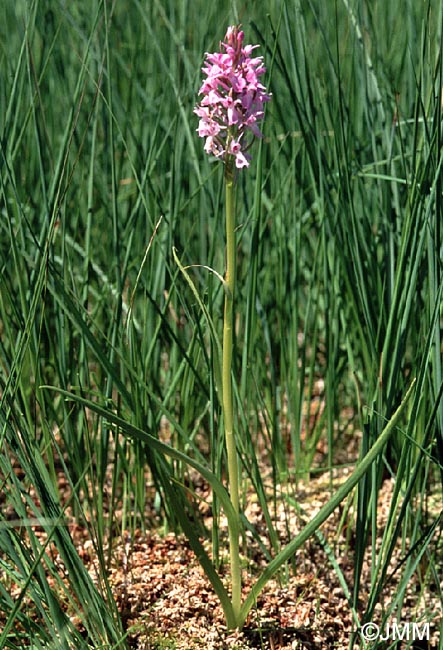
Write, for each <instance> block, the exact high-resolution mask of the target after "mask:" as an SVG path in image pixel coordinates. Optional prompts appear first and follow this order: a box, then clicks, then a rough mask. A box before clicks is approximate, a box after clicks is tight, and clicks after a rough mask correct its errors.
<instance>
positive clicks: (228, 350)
mask: <svg viewBox="0 0 443 650" xmlns="http://www.w3.org/2000/svg"><path fill="white" fill-rule="evenodd" d="M225 187H226V273H225V307H224V319H223V369H222V385H223V421H224V427H225V439H226V452H227V456H228V480H229V492H230V495H231V501H232V505H233V508H234V510H235V513H236V519H235V521H233V522H230V524H229V554H230V562H231V583H232V609H233V611H234V616H235V618H236V619H237V616H238V615H239V613H240V607H241V570H240V553H239V496H238V495H239V471H238V457H237V449H236V444H235V434H234V406H233V400H232V372H231V370H232V347H233V345H232V340H233V327H234V313H233V305H234V292H235V248H236V246H235V210H234V199H235V192H234V189H235V188H234V174H233V169H232V164H230V163H229V162H226V167H225Z"/></svg>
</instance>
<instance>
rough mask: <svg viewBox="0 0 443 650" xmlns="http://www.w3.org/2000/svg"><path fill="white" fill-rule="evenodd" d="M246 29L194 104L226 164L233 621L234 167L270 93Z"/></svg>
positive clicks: (231, 35)
mask: <svg viewBox="0 0 443 650" xmlns="http://www.w3.org/2000/svg"><path fill="white" fill-rule="evenodd" d="M243 41H244V32H243V31H241V29H240V27H237V26H232V27H229V28H228V30H227V32H226V36H225V40H224V41H223V42H222V43H220V52H217V53H215V54H209V53H207V54H206V65H205V66H204V67H203V68H202V70H203V72H204V74H205V78H204V80H203V84H202V86H201V88H200V93H199V94H200V95H202V99H201V101H200V103H199V104H197V106H196V107H195V109H194V112H195V113H196V114H197V115H198V117H199V118H200V121H199V125H198V129H197V132H198V134H199V136H200V137H202V138H205V146H204V148H205V151H206V153H208V154H210V155H213V156H215V157H216V158H218V159H219V160H221V161H223V163H224V178H225V188H226V269H225V277H224V281H223V283H224V289H225V301H224V302H225V304H224V316H223V346H222V360H221V366H222V378H221V393H222V412H223V426H224V436H225V442H226V455H227V461H228V480H229V493H230V499H231V502H232V506H233V511H234V514H235V517H231V518H228V527H229V554H230V564H231V587H232V600H231V603H232V611H233V620H234V621H238V620H239V616H240V611H241V568H240V553H239V534H240V513H239V462H238V455H237V446H236V438H235V423H234V404H233V391H232V376H231V368H232V354H233V327H234V319H233V313H234V311H233V305H234V295H235V249H236V243H235V214H234V213H235V210H234V205H235V201H234V186H235V169H237V170H238V169H242V168H243V167H249V163H250V161H251V156H250V154H249V149H250V147H251V145H252V143H253V141H254V139H255V138H261V137H262V133H261V131H260V129H259V127H258V122H259V121H260V120H261V119H262V118H263V115H264V104H265V102H268V101H269V100H270V98H271V96H270V95H269V94H268V93H267V92H266V88H265V87H264V86H263V84H262V83H260V77H261V76H262V75H263V74H264V73H265V71H266V69H265V67H264V65H263V58H262V57H261V56H258V57H253V56H252V52H253V50H255V48H257V47H258V45H243Z"/></svg>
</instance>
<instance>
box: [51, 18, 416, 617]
mask: <svg viewBox="0 0 443 650" xmlns="http://www.w3.org/2000/svg"><path fill="white" fill-rule="evenodd" d="M256 47H258V46H257V45H244V32H243V31H242V30H241V29H240V27H237V26H232V27H229V28H228V30H227V32H226V36H225V40H224V41H223V42H222V43H221V47H220V52H218V53H215V54H209V53H208V54H207V55H206V64H205V66H204V67H203V68H202V70H203V72H204V75H205V78H204V80H203V84H202V86H201V88H200V95H201V96H202V99H201V101H200V103H199V104H197V106H196V107H195V109H194V112H195V113H196V115H197V116H198V117H199V125H198V129H197V132H198V134H199V136H201V137H202V138H205V145H204V149H205V151H206V153H208V154H209V155H212V156H213V157H215V159H218V160H220V161H221V162H222V163H223V164H224V179H225V187H226V268H225V274H224V277H222V276H221V275H220V274H218V273H216V272H215V274H216V276H217V277H219V278H220V280H221V281H222V283H223V287H224V322H223V341H222V344H220V341H219V338H218V335H217V332H216V329H215V327H214V324H213V322H212V320H211V318H210V315H209V313H208V311H207V309H206V307H205V305H204V304H203V302H202V300H201V298H200V296H199V294H198V292H197V289H196V287H195V285H194V283H193V282H192V279H191V278H190V276H189V274H188V273H187V270H186V268H184V267H183V265H182V264H181V262H180V260H179V259H178V257H177V254H176V251H175V249H174V251H173V253H174V258H175V260H176V262H177V264H178V266H179V268H180V270H181V272H182V273H183V275H184V276H185V278H186V280H187V282H188V283H189V285H190V287H191V289H192V291H193V293H194V296H195V297H196V299H197V302H198V304H199V305H200V307H201V309H202V311H203V312H204V314H205V317H206V319H207V321H208V324H209V329H210V332H211V336H212V337H213V340H214V343H215V346H214V347H215V350H216V357H217V358H216V359H215V360H214V366H215V375H216V377H217V384H218V390H219V393H220V394H221V397H222V412H223V423H224V434H225V443H226V454H227V460H228V482H229V485H228V490H227V489H226V487H225V486H224V485H223V484H222V483H221V481H220V480H219V479H218V477H217V476H216V475H215V474H214V472H212V471H211V470H210V469H209V468H208V467H207V466H205V465H204V464H202V463H200V462H198V461H196V460H195V459H194V458H192V457H191V456H188V455H187V454H185V453H183V452H182V451H180V450H178V449H175V448H174V447H172V446H170V445H167V444H165V443H164V442H162V441H161V440H159V439H158V438H157V437H156V436H155V435H152V434H150V433H148V432H147V431H144V430H142V429H139V428H137V427H136V426H134V425H132V424H130V423H129V422H128V421H126V420H125V419H123V418H121V417H119V416H118V415H117V414H115V413H114V412H113V411H112V410H110V409H109V408H104V407H102V406H100V405H99V404H97V403H96V402H95V401H92V400H88V399H86V398H84V397H83V396H81V395H78V394H74V393H71V392H68V391H64V390H61V389H56V390H57V391H58V392H59V393H60V394H62V395H63V396H64V397H65V398H67V399H72V400H75V401H76V402H77V403H79V404H81V405H83V406H84V407H86V408H88V409H90V410H91V411H93V412H95V413H97V414H98V415H99V416H101V417H102V418H104V419H105V420H106V421H107V422H108V423H112V424H113V425H114V426H115V427H116V428H117V430H119V431H122V432H123V433H125V434H126V435H127V436H130V437H131V438H133V439H137V440H140V441H142V442H144V443H146V444H149V446H150V448H151V449H153V450H155V451H156V452H159V453H160V454H164V455H165V456H168V457H169V458H172V459H174V460H177V461H179V462H182V463H186V464H187V465H188V466H190V467H192V468H194V469H195V470H197V471H198V472H199V473H200V474H201V475H202V477H203V478H204V479H206V480H207V481H208V483H209V484H210V486H211V488H212V490H213V491H214V493H215V494H216V495H217V497H218V499H219V502H220V503H221V506H222V508H223V510H224V512H225V515H226V518H227V521H228V528H229V546H230V549H229V550H230V553H229V555H230V573H231V594H229V589H227V588H226V586H225V585H224V584H223V582H222V581H221V579H220V577H219V575H218V573H217V571H216V569H215V566H214V563H213V562H212V561H211V559H210V557H209V555H208V553H207V551H206V549H205V548H204V546H203V544H202V543H201V541H200V539H199V537H198V534H197V532H196V530H195V528H194V526H193V525H192V523H191V522H190V521H189V520H188V518H187V516H186V513H185V512H183V511H182V510H181V509H180V508H179V507H178V511H177V518H178V520H179V521H180V524H181V526H182V529H183V531H184V533H185V535H186V536H187V538H188V540H189V543H190V545H191V547H192V549H193V550H194V552H195V554H196V556H197V558H198V560H199V562H200V563H201V565H202V567H203V569H204V571H205V573H206V576H207V577H208V580H209V581H210V582H211V584H212V586H213V588H214V591H215V592H216V594H217V596H218V598H219V600H220V603H221V605H222V608H223V611H224V614H225V619H226V624H227V627H228V628H241V627H243V625H244V623H245V621H246V619H247V617H248V614H249V612H250V610H251V608H252V607H253V606H254V605H255V604H256V602H257V598H258V596H259V594H260V593H261V591H262V590H263V588H264V587H265V586H266V584H267V582H268V581H269V580H270V579H272V578H273V576H275V574H276V573H277V572H278V571H279V570H280V568H281V567H282V566H283V565H284V564H285V563H286V562H287V561H288V560H289V559H290V558H291V557H292V556H293V555H294V553H295V552H296V551H297V549H299V548H300V547H301V546H302V545H303V544H304V543H305V542H306V541H307V540H308V539H309V538H310V537H311V536H312V535H313V534H315V533H316V531H317V530H318V529H319V527H320V526H321V525H322V523H323V522H324V521H325V520H326V519H327V518H328V517H329V516H330V514H331V513H332V512H333V511H334V509H335V508H337V507H338V505H339V504H340V503H341V502H342V501H343V500H344V499H345V498H346V496H347V495H348V494H349V493H350V492H351V490H352V489H353V488H354V487H355V486H356V485H357V483H358V482H359V481H360V479H361V478H362V477H363V476H364V474H365V473H366V472H367V471H368V469H369V468H370V467H371V464H372V463H373V462H374V460H375V459H376V458H377V456H378V455H379V454H381V453H382V451H383V449H384V447H385V445H386V442H387V441H388V439H389V438H390V436H391V434H392V433H393V431H394V430H395V426H396V424H397V422H398V420H399V418H400V416H401V414H402V413H403V412H404V409H405V405H406V404H407V402H408V401H409V399H410V397H411V395H412V394H413V387H414V383H412V385H411V386H410V388H409V390H408V392H407V394H406V396H405V397H404V399H403V402H402V403H401V404H400V406H399V408H398V409H397V411H396V412H395V413H394V415H393V416H392V418H391V420H390V421H389V422H388V423H387V424H386V426H385V428H384V430H383V431H382V433H381V434H380V435H379V436H378V438H377V440H376V442H375V443H374V445H373V446H372V448H371V449H370V450H369V451H368V453H367V454H366V455H365V456H364V458H363V459H362V460H361V461H360V463H359V465H358V466H357V468H356V469H355V470H354V472H353V473H352V474H351V475H350V477H349V478H348V479H347V481H346V482H345V483H344V484H343V485H342V486H340V488H339V489H338V490H337V491H336V492H335V493H334V495H333V496H332V498H331V499H330V501H329V502H328V503H326V504H325V505H324V506H323V507H322V508H321V510H320V511H319V512H318V513H317V514H316V515H315V517H314V518H313V519H312V520H311V521H310V522H309V523H308V524H307V525H306V526H305V527H304V528H303V529H302V530H301V531H300V532H299V533H298V535H297V536H296V537H294V538H293V539H292V540H291V541H290V542H289V543H288V544H287V545H286V546H285V547H284V548H282V549H281V550H280V551H279V552H278V554H277V555H276V556H275V557H274V558H273V559H272V560H271V561H270V562H269V564H268V565H267V566H266V567H265V569H264V570H263V571H262V573H261V574H260V575H259V576H258V578H257V579H256V581H255V583H254V584H253V585H252V587H251V590H250V592H249V594H248V595H247V597H246V598H245V599H244V600H243V601H242V584H241V567H240V553H239V537H240V514H241V513H240V508H239V474H240V470H239V462H238V461H239V459H238V454H237V445H236V437H235V417H234V406H233V385H232V356H233V324H234V297H235V251H236V241H235V211H234V208H235V200H234V199H235V183H236V178H237V176H238V173H239V170H241V169H243V168H247V167H249V165H250V162H251V154H250V150H251V146H252V144H253V142H254V140H255V139H256V138H261V137H262V134H261V131H260V128H259V126H258V123H259V122H260V121H261V119H262V118H263V116H264V105H265V103H266V102H269V101H270V99H271V95H270V94H269V93H267V92H266V89H265V87H264V86H263V84H262V83H261V82H260V77H262V75H263V74H264V73H265V67H264V65H263V58H262V57H260V56H259V57H254V56H252V53H253V51H254V50H255V49H256ZM220 366H221V373H220V371H219V368H220ZM220 374H221V377H220V376H219V375H220ZM47 388H50V387H47Z"/></svg>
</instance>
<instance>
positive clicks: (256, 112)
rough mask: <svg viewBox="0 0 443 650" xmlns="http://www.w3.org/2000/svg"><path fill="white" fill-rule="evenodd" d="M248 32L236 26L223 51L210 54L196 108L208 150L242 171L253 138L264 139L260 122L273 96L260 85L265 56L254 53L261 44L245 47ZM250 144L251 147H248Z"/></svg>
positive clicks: (249, 157) (224, 43) (246, 162)
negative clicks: (245, 37) (199, 99)
mask: <svg viewBox="0 0 443 650" xmlns="http://www.w3.org/2000/svg"><path fill="white" fill-rule="evenodd" d="M243 41H244V32H243V31H242V30H241V29H240V27H239V26H236V25H233V26H230V27H228V29H227V30H226V35H225V39H224V41H223V42H222V43H220V50H221V51H220V52H215V53H208V52H207V53H206V60H205V65H204V66H203V68H202V72H203V74H204V75H205V78H204V79H203V83H202V85H201V88H200V91H199V94H200V95H201V96H202V99H201V101H200V103H199V104H197V106H196V107H195V108H194V113H196V115H198V117H199V118H200V122H199V126H198V128H197V132H198V135H199V136H200V137H202V138H206V140H205V147H204V149H205V151H206V153H208V154H212V155H214V156H216V157H217V158H220V159H221V160H223V162H224V163H227V162H229V163H230V164H232V163H234V162H235V166H236V167H237V168H238V169H241V168H242V167H248V166H249V162H250V160H251V156H250V155H249V154H248V153H246V149H249V147H250V145H251V138H249V139H248V138H246V137H243V136H244V134H245V133H247V134H251V135H252V136H254V137H258V138H261V137H262V133H261V131H260V129H259V126H258V124H257V122H259V121H260V120H261V119H262V118H263V115H264V111H263V105H264V103H265V102H268V101H270V99H271V95H270V94H269V93H267V92H266V88H265V87H264V86H263V84H261V83H260V81H259V77H261V76H262V75H263V74H264V73H265V72H266V68H265V66H264V65H263V57H261V56H254V57H252V56H251V54H252V52H253V50H255V49H256V48H257V47H259V46H258V45H244V44H243ZM246 143H247V144H246Z"/></svg>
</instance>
